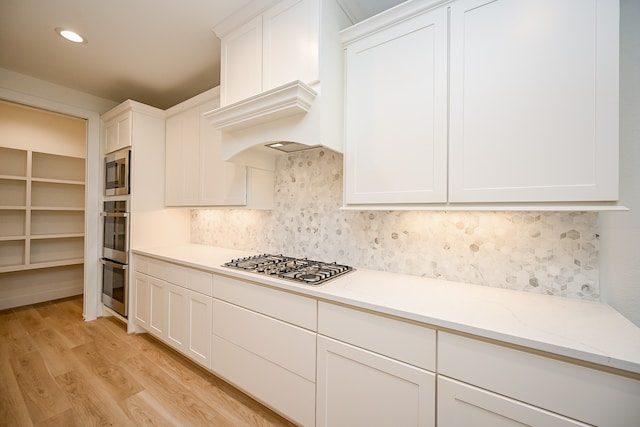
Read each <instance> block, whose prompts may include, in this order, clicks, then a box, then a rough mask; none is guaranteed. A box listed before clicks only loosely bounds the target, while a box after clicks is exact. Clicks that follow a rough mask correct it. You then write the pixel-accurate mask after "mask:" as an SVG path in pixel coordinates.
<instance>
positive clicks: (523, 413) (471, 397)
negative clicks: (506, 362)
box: [438, 376, 588, 427]
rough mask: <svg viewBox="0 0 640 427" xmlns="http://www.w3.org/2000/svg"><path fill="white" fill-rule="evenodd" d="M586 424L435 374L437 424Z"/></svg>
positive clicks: (478, 426) (476, 426)
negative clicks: (436, 382)
mask: <svg viewBox="0 0 640 427" xmlns="http://www.w3.org/2000/svg"><path fill="white" fill-rule="evenodd" d="M523 425H527V426H540V427H567V426H585V427H586V426H587V425H588V424H583V423H581V422H579V421H576V420H572V419H570V418H566V417H563V416H560V415H557V414H554V413H553V412H549V411H545V410H543V409H540V408H536V407H535V406H531V405H527V404H526V403H522V402H518V401H517V400H513V399H509V398H507V397H504V396H501V395H499V394H495V393H491V392H489V391H486V390H482V389H480V388H477V387H473V386H470V385H468V384H464V383H461V382H459V381H455V380H452V379H450V378H446V377H442V376H438V427H458V426H474V427H518V426H523Z"/></svg>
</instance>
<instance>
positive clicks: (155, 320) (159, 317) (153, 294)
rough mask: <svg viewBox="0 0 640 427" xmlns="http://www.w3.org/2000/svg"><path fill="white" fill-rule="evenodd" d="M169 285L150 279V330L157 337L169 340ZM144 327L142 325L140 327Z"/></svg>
mask: <svg viewBox="0 0 640 427" xmlns="http://www.w3.org/2000/svg"><path fill="white" fill-rule="evenodd" d="M167 312H168V308H167V283H166V282H164V281H162V280H158V279H154V278H149V328H148V331H149V332H151V333H152V334H153V335H155V336H156V337H158V338H160V339H162V340H163V341H166V338H167V318H168V314H167ZM139 326H142V325H139Z"/></svg>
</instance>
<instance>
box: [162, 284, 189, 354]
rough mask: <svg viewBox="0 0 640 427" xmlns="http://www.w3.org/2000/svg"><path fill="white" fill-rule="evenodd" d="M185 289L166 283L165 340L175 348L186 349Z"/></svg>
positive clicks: (186, 317)
mask: <svg viewBox="0 0 640 427" xmlns="http://www.w3.org/2000/svg"><path fill="white" fill-rule="evenodd" d="M186 294H187V290H186V289H184V288H181V287H179V286H174V285H167V342H168V343H169V344H170V345H171V346H173V347H175V348H176V349H178V350H180V351H182V352H185V351H186V338H187V325H188V314H187V310H188V305H187V295H186Z"/></svg>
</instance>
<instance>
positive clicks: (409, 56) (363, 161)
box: [345, 8, 448, 204]
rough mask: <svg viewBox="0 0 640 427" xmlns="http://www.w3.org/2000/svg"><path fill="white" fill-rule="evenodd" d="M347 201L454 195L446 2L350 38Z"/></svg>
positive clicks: (402, 200)
mask: <svg viewBox="0 0 640 427" xmlns="http://www.w3.org/2000/svg"><path fill="white" fill-rule="evenodd" d="M345 57H346V85H345V92H346V95H345V103H346V107H345V108H346V111H345V122H346V126H345V203H346V204H378V203H430V202H446V200H447V59H448V58H447V10H446V8H441V9H437V10H435V11H432V12H428V13H423V14H420V15H417V16H414V17H412V18H410V19H407V20H404V21H402V22H400V23H398V24H397V25H393V26H391V27H388V28H383V29H382V30H380V31H377V32H374V33H372V34H370V35H368V36H367V37H364V38H360V39H358V40H356V41H354V42H353V43H350V44H348V45H347V46H346V53H345Z"/></svg>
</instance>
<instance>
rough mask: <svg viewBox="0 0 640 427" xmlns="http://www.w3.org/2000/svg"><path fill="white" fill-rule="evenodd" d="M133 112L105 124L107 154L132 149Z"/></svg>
mask: <svg viewBox="0 0 640 427" xmlns="http://www.w3.org/2000/svg"><path fill="white" fill-rule="evenodd" d="M131 135H132V133H131V112H126V113H123V114H121V115H119V116H117V117H116V118H114V119H113V120H111V121H110V122H109V123H106V124H105V150H104V152H105V154H108V153H112V152H114V151H117V150H119V149H121V148H125V147H130V146H131V144H132V139H131Z"/></svg>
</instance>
